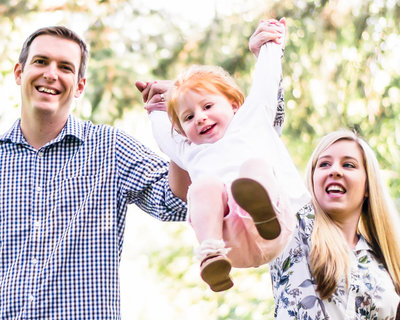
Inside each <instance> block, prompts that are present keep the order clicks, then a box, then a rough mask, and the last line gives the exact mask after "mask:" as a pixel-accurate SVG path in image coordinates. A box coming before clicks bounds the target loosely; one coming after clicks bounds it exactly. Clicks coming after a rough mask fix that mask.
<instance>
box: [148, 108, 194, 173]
mask: <svg viewBox="0 0 400 320" xmlns="http://www.w3.org/2000/svg"><path fill="white" fill-rule="evenodd" d="M149 118H150V121H151V127H152V130H153V136H154V139H155V140H156V142H157V144H158V147H159V148H160V150H161V151H162V152H164V153H165V154H166V155H167V156H168V157H169V158H170V159H171V160H172V161H174V162H175V163H176V164H177V165H178V166H179V167H181V168H182V169H184V170H187V168H186V167H185V165H184V163H183V162H182V154H183V152H184V149H185V144H186V142H185V138H184V137H183V136H182V135H180V134H179V133H177V132H176V131H174V130H173V129H172V124H171V121H170V120H169V118H168V114H167V113H166V112H165V111H153V112H151V113H150V115H149Z"/></svg>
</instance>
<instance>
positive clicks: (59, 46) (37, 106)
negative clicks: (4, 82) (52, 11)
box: [14, 35, 86, 121]
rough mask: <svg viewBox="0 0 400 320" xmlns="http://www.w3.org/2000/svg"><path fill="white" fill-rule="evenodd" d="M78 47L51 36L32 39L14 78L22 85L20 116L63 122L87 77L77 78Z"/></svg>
mask: <svg viewBox="0 0 400 320" xmlns="http://www.w3.org/2000/svg"><path fill="white" fill-rule="evenodd" d="M80 60H81V49H80V47H79V45H78V44H77V43H75V42H74V41H72V40H68V39H63V38H59V37H56V36H51V35H41V36H38V37H37V38H35V39H34V40H33V42H32V44H31V46H30V49H29V55H28V58H27V60H26V63H25V67H24V70H22V66H21V64H19V63H17V64H16V66H15V68H14V75H15V80H16V83H17V84H18V85H20V86H21V98H22V101H21V102H22V116H23V117H24V115H26V116H27V117H31V116H41V117H49V118H51V119H53V120H55V121H64V120H65V121H66V120H67V118H68V115H69V110H70V107H71V104H72V101H73V98H74V97H75V98H78V97H79V96H80V95H81V94H82V92H83V89H84V87H85V84H86V79H85V78H83V79H81V80H79V81H78V72H79V65H80Z"/></svg>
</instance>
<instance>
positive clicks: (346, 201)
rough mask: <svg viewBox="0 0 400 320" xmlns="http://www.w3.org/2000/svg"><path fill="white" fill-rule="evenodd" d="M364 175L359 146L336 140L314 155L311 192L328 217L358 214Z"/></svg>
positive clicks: (364, 187)
mask: <svg viewBox="0 0 400 320" xmlns="http://www.w3.org/2000/svg"><path fill="white" fill-rule="evenodd" d="M366 181H367V175H366V170H365V167H364V161H363V155H362V152H361V149H360V147H359V145H358V144H357V143H356V142H354V141H351V140H339V141H337V142H335V143H333V144H332V145H331V146H330V147H329V148H327V149H326V150H325V151H324V152H322V153H321V155H320V156H319V158H318V161H317V163H316V166H315V169H314V175H313V185H314V194H315V197H316V200H317V201H318V203H319V205H320V207H321V209H322V210H324V212H326V213H327V214H329V215H330V216H332V217H337V218H344V217H350V216H355V217H359V216H360V215H361V211H362V205H363V203H364V199H365V197H366V196H367V191H366V185H367V184H366Z"/></svg>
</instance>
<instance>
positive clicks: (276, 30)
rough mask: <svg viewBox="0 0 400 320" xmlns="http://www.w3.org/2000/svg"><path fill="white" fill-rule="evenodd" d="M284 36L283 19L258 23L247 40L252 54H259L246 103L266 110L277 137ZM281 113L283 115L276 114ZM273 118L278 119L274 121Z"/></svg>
mask: <svg viewBox="0 0 400 320" xmlns="http://www.w3.org/2000/svg"><path fill="white" fill-rule="evenodd" d="M285 33H286V22H285V20H284V19H281V20H280V21H277V20H267V21H261V23H260V24H259V26H258V27H257V29H256V31H255V32H254V33H253V35H252V36H251V38H250V40H249V47H250V50H251V51H252V52H253V53H254V54H255V55H257V54H258V60H257V63H256V67H255V70H254V75H253V83H252V87H251V90H250V94H249V95H248V97H247V101H246V104H248V105H249V107H250V108H259V107H263V108H265V111H266V112H267V114H268V118H269V121H270V124H271V125H275V127H278V128H277V131H278V134H280V130H278V129H280V127H281V125H282V122H283V114H284V111H283V106H282V107H281V106H280V104H281V102H282V99H281V98H280V97H281V96H282V95H281V94H279V90H280V89H279V86H280V84H281V79H282V63H281V57H282V53H283V48H284V42H285ZM280 91H282V90H280ZM278 96H279V97H278ZM280 110H281V111H282V112H281V114H278V113H279V112H280ZM276 117H278V118H280V119H278V121H277V119H276Z"/></svg>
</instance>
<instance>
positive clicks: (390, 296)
mask: <svg viewBox="0 0 400 320" xmlns="http://www.w3.org/2000/svg"><path fill="white" fill-rule="evenodd" d="M313 225H314V210H313V207H312V206H311V205H306V206H305V207H303V208H302V209H301V210H300V212H299V213H298V224H297V228H296V230H295V231H294V233H293V238H292V240H291V242H290V243H289V244H288V246H287V247H286V249H285V250H284V252H283V253H282V254H281V255H280V256H279V257H278V258H276V259H275V260H274V261H272V262H271V263H270V272H271V277H272V283H273V291H274V299H275V306H276V307H275V318H276V319H279V320H283V319H301V320H319V319H330V320H354V319H357V320H358V319H360V320H364V319H365V320H366V319H373V320H375V319H385V320H390V319H393V320H394V319H395V316H396V309H397V305H398V304H399V301H400V297H399V296H398V295H397V293H396V291H395V288H394V285H393V282H392V281H391V278H390V276H389V274H388V272H387V271H386V269H385V268H384V267H383V265H382V264H381V263H379V262H378V261H377V259H376V258H375V256H374V254H373V252H372V249H371V247H370V246H369V245H368V243H367V242H366V240H365V239H364V238H363V237H362V236H360V239H359V241H358V243H357V245H356V247H355V249H354V250H353V254H354V255H353V256H352V257H353V261H352V266H351V270H350V272H349V275H348V279H349V288H348V289H346V283H345V277H343V279H342V280H341V281H340V282H339V284H338V287H337V289H336V292H335V293H334V294H333V295H332V297H331V298H329V299H324V300H321V299H320V298H319V295H318V293H317V292H316V290H315V288H316V285H315V284H314V282H313V278H312V276H311V271H310V269H309V264H308V260H309V254H310V251H311V233H312V230H313Z"/></svg>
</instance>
